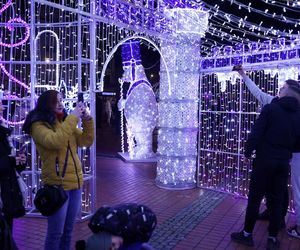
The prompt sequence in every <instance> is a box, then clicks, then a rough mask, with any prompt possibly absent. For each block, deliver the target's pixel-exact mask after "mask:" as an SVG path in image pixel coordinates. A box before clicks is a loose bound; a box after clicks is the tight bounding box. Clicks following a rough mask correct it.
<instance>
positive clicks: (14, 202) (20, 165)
mask: <svg viewBox="0 0 300 250" xmlns="http://www.w3.org/2000/svg"><path fill="white" fill-rule="evenodd" d="M3 111H4V106H3V105H2V101H1V99H0V194H1V196H0V198H1V199H0V209H1V210H0V211H1V212H2V213H3V215H4V218H5V219H6V222H7V224H8V226H9V228H10V230H11V231H12V228H13V218H18V217H21V216H23V215H24V214H25V208H24V205H23V196H22V193H21V190H20V187H19V183H18V180H17V175H16V171H18V172H21V171H22V170H23V169H24V168H25V166H24V164H25V163H26V156H25V154H20V155H18V156H15V155H14V154H13V153H12V148H13V146H12V143H11V139H10V135H11V130H10V129H9V128H8V127H7V126H6V124H5V123H4V121H3Z"/></svg>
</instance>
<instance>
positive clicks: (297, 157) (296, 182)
mask: <svg viewBox="0 0 300 250" xmlns="http://www.w3.org/2000/svg"><path fill="white" fill-rule="evenodd" d="M234 69H235V70H236V71H237V72H238V73H239V74H240V75H241V77H242V78H243V81H244V83H245V85H246V86H247V88H248V89H249V91H250V92H251V94H252V95H253V96H254V97H255V98H256V99H257V100H258V102H259V103H260V104H261V105H262V106H264V105H266V104H268V103H271V102H272V100H274V99H277V98H278V97H277V96H272V95H270V94H267V93H265V92H263V91H262V90H261V89H259V87H258V86H257V85H256V84H255V83H254V82H253V81H252V80H251V79H250V78H249V77H248V76H247V75H246V73H245V71H244V69H243V67H242V65H237V66H235V67H234ZM286 83H287V84H288V85H290V86H294V87H296V88H297V87H299V86H300V84H299V83H298V82H297V81H295V80H288V81H286ZM290 164H291V182H292V193H293V198H294V199H293V201H294V206H295V213H296V223H295V225H292V226H290V227H289V228H287V233H288V234H289V235H290V236H292V237H295V238H298V239H300V168H299V165H300V147H297V148H296V150H295V151H294V152H293V155H292V159H291V162H290ZM288 196H289V194H288V187H286V190H285V197H284V201H283V211H282V221H281V227H284V226H285V219H284V218H285V216H286V214H287V210H288V205H289V197H288ZM266 205H267V209H266V210H264V211H263V212H262V213H260V214H259V215H258V218H257V219H258V220H269V218H270V213H269V210H268V207H269V205H268V201H267V203H266Z"/></svg>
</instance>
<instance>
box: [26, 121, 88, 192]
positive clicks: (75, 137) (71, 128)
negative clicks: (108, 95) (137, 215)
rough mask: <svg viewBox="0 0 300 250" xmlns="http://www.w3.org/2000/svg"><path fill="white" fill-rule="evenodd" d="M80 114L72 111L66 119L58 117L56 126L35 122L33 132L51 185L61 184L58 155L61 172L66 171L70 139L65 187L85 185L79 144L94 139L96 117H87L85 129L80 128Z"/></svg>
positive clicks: (44, 172) (81, 144)
mask: <svg viewBox="0 0 300 250" xmlns="http://www.w3.org/2000/svg"><path fill="white" fill-rule="evenodd" d="M77 123H78V118H77V117H76V116H74V115H69V116H67V118H66V119H65V121H63V122H58V121H56V122H55V124H54V125H53V126H50V125H49V124H48V123H46V122H39V121H38V122H34V123H33V124H32V126H31V136H32V138H33V140H34V142H35V144H36V148H37V151H38V153H39V155H40V157H41V161H42V177H41V178H42V182H43V183H44V184H49V185H59V184H61V183H62V182H61V178H60V177H58V176H57V174H56V167H55V166H56V158H57V157H58V166H59V175H60V176H61V175H62V171H63V167H64V163H65V159H66V153H67V148H68V142H69V144H70V150H69V154H68V161H67V169H66V173H65V177H64V179H63V183H62V184H63V187H64V189H65V190H72V189H77V188H80V187H81V186H82V183H83V177H82V169H81V162H80V160H79V157H78V155H77V147H89V146H91V145H92V144H93V141H94V121H93V119H91V120H88V121H83V122H82V125H83V130H80V129H78V128H77V127H76V126H77Z"/></svg>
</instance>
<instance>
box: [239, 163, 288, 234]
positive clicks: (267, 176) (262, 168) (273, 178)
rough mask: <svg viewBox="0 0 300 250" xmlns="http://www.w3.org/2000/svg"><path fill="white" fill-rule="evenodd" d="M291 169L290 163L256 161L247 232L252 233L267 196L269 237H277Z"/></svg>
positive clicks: (249, 198) (252, 177) (246, 223)
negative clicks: (264, 198)
mask: <svg viewBox="0 0 300 250" xmlns="http://www.w3.org/2000/svg"><path fill="white" fill-rule="evenodd" d="M289 168H290V166H289V162H288V161H276V160H273V161H271V160H268V161H265V160H263V159H254V161H253V169H252V174H251V179H250V186H249V195H248V206H247V210H246V218H245V225H244V230H245V231H246V232H248V233H252V231H253V229H254V226H255V222H256V218H257V215H258V213H259V206H260V203H261V201H262V199H263V197H264V196H266V198H267V200H268V210H269V213H270V221H269V227H268V231H269V235H270V236H273V237H276V236H277V233H278V231H279V229H280V222H281V219H282V214H283V209H284V208H283V201H284V197H285V194H286V189H287V181H288V173H289Z"/></svg>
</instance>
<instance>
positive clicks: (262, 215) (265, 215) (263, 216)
mask: <svg viewBox="0 0 300 250" xmlns="http://www.w3.org/2000/svg"><path fill="white" fill-rule="evenodd" d="M269 219H270V213H269V211H268V210H267V209H266V210H265V211H263V212H262V213H260V214H258V216H257V220H269Z"/></svg>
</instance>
